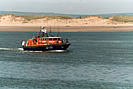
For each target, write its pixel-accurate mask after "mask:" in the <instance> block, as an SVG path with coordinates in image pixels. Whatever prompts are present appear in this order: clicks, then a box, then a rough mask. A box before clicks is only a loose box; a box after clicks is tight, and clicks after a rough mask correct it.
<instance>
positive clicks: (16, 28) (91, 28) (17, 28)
mask: <svg viewBox="0 0 133 89" xmlns="http://www.w3.org/2000/svg"><path fill="white" fill-rule="evenodd" d="M46 28H47V29H48V30H51V31H52V32H133V26H52V27H47V26H46ZM0 31H18V32H38V31H40V26H0Z"/></svg>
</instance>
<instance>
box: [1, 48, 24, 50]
mask: <svg viewBox="0 0 133 89" xmlns="http://www.w3.org/2000/svg"><path fill="white" fill-rule="evenodd" d="M0 50H5V51H17V50H18V51H19V50H20V51H22V50H23V48H0Z"/></svg>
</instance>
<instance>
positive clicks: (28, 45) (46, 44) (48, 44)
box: [22, 27, 70, 51]
mask: <svg viewBox="0 0 133 89" xmlns="http://www.w3.org/2000/svg"><path fill="white" fill-rule="evenodd" d="M69 46H70V43H69V41H68V39H66V40H64V39H62V37H59V36H52V35H51V34H50V33H48V32H47V30H46V29H45V27H42V28H41V30H40V32H39V34H38V35H37V36H33V38H32V39H29V40H27V41H26V42H25V41H23V42H22V47H23V49H24V50H29V51H49V50H67V48H68V47H69Z"/></svg>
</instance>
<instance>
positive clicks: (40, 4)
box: [0, 0, 133, 15]
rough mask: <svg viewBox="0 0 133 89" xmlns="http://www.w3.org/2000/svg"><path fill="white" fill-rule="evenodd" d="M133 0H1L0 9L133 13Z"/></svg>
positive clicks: (68, 12) (73, 12)
mask: <svg viewBox="0 0 133 89" xmlns="http://www.w3.org/2000/svg"><path fill="white" fill-rule="evenodd" d="M132 4H133V0H1V1H0V11H21V12H54V13H64V14H89V15H91V14H105V13H133V5H132Z"/></svg>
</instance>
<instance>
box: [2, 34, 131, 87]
mask: <svg viewBox="0 0 133 89" xmlns="http://www.w3.org/2000/svg"><path fill="white" fill-rule="evenodd" d="M32 33H33V32H0V89H133V32H127V33H121V32H117V33H105V32H100V33H96V32H94V33H93V32H90V33H89V32H88V33H80V32H77V33H74V32H72V33H61V36H64V37H65V38H66V37H67V36H68V37H69V40H70V42H71V43H72V45H71V46H70V48H69V50H68V51H67V52H64V53H51V52H25V51H23V50H22V49H21V42H22V40H26V39H29V38H31V37H32V36H33V34H32Z"/></svg>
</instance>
